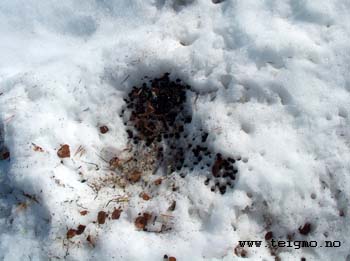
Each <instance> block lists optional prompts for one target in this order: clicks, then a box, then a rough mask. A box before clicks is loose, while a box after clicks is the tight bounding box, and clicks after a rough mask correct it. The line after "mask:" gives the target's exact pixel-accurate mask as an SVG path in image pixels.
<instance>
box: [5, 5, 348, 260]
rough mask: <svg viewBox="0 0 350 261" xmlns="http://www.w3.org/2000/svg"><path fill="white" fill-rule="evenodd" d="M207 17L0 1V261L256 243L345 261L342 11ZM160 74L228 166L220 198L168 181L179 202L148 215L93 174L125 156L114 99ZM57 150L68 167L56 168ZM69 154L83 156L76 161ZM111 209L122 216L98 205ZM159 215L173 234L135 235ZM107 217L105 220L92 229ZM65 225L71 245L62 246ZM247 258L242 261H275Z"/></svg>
mask: <svg viewBox="0 0 350 261" xmlns="http://www.w3.org/2000/svg"><path fill="white" fill-rule="evenodd" d="M214 2H218V1H210V0H191V1H189V0H109V1H107V0H95V1H93V0H86V1H74V0H65V1H41V0H2V1H1V3H0V21H1V23H0V33H1V36H2V37H1V41H0V93H1V96H0V127H1V143H2V144H1V146H2V147H5V146H6V148H8V150H9V151H10V159H9V160H4V161H1V162H0V179H1V185H0V193H1V194H0V195H1V199H0V259H1V260H6V261H9V260H11V261H12V260H59V259H66V260H162V259H163V255H164V254H167V255H169V256H174V257H176V258H177V260H238V259H240V257H237V255H236V254H235V252H234V249H235V248H236V246H237V245H238V240H262V241H264V240H265V239H264V237H265V234H266V233H267V232H268V231H273V234H274V237H275V238H276V239H280V240H287V236H288V235H293V237H294V240H309V241H310V240H315V241H318V242H319V243H320V244H321V242H323V241H324V240H333V241H334V240H337V241H340V242H341V243H342V245H341V247H339V248H302V249H292V248H280V249H279V250H278V251H277V255H278V257H279V258H281V260H300V258H301V257H305V258H306V260H346V261H348V260H350V242H349V232H350V221H349V215H350V210H349V197H350V190H349V188H350V161H349V159H350V128H349V126H350V125H349V124H350V119H349V114H350V107H349V101H350V74H349V70H350V45H349V42H350V16H349V13H350V2H349V1H347V0H328V1H311V0H292V1H290V0H278V1H277V0H264V1H256V0H245V1H238V0H236V1H235V0H226V1H222V2H220V3H214ZM165 72H170V73H171V76H172V77H181V78H182V79H183V80H184V81H186V82H187V83H188V84H190V85H191V86H192V87H193V88H194V89H195V90H197V91H198V92H200V93H201V95H199V96H198V99H196V101H195V100H193V101H192V102H193V104H194V107H193V108H195V111H194V115H195V121H196V122H197V124H198V126H199V125H202V126H205V127H206V128H207V129H208V130H211V133H212V136H211V137H212V138H211V140H210V142H211V145H212V146H213V148H215V149H216V150H218V151H222V152H223V153H226V154H228V155H232V156H235V157H236V156H241V157H242V161H240V162H239V165H238V166H239V178H238V181H237V184H236V186H235V188H234V189H233V190H231V191H228V192H227V193H226V194H225V195H220V194H219V193H212V192H210V190H208V188H207V187H206V186H205V185H204V184H203V182H204V177H203V175H201V171H200V169H194V170H193V172H192V173H190V174H189V175H187V176H186V178H185V179H181V178H180V177H179V175H178V174H177V173H174V174H172V176H171V178H172V179H171V180H172V181H173V182H175V183H176V184H177V185H178V186H179V190H178V191H176V192H172V191H170V190H166V189H164V190H163V191H160V193H159V195H158V196H157V197H154V198H152V199H151V200H149V201H143V200H142V199H141V198H140V197H139V196H138V195H139V193H140V192H141V188H140V187H138V186H137V185H133V188H132V189H129V190H128V192H127V193H126V192H125V191H123V190H122V189H120V188H118V187H115V188H113V186H112V184H110V183H108V182H107V181H106V179H107V180H108V178H109V177H111V176H112V174H111V173H110V170H109V169H108V164H106V162H105V161H104V160H103V158H106V157H107V158H108V157H110V156H112V155H118V153H120V152H121V151H123V149H125V146H126V143H127V135H126V133H125V127H124V125H123V122H122V119H121V118H120V117H119V113H120V110H121V108H122V106H123V104H124V102H123V97H124V96H125V95H126V94H127V92H128V91H129V90H130V88H131V87H132V86H133V85H134V84H140V83H142V81H141V78H142V77H143V76H145V75H147V76H150V77H158V76H160V75H161V74H162V73H165ZM102 125H106V126H108V128H109V132H108V133H106V134H101V133H100V132H99V127H100V126H102ZM196 126H197V125H194V128H196ZM33 144H35V145H37V146H40V147H41V148H42V149H43V150H44V151H43V152H38V151H34V150H33V148H34V145H33ZM61 144H69V146H70V148H71V154H72V155H71V157H70V158H67V159H63V163H61V162H60V161H61V159H59V158H58V157H57V150H58V149H59V147H60V145H61ZM79 146H81V147H83V148H84V149H85V153H84V154H83V155H81V156H80V155H79V154H77V155H74V153H75V152H76V151H77V150H78V148H79ZM91 163H94V164H97V166H98V167H96V165H94V164H91ZM84 180H87V182H84ZM102 180H104V182H102ZM82 181H83V182H82ZM92 181H96V183H98V184H103V186H102V185H101V187H100V188H99V191H98V193H96V190H94V189H93V188H92V187H91V183H89V182H92ZM89 185H90V186H89ZM120 197H127V198H128V202H119V203H117V202H115V201H112V202H111V203H110V204H108V202H109V201H110V200H112V199H116V198H120ZM172 200H176V202H177V206H176V209H175V211H174V212H173V213H171V215H172V218H170V220H169V222H171V224H172V228H173V229H172V231H169V232H166V233H152V232H143V231H137V230H136V229H135V226H134V218H135V216H137V213H139V212H145V211H151V212H153V213H158V214H159V213H163V214H164V213H167V208H168V206H169V203H171V202H172ZM119 206H121V207H122V208H123V212H122V214H121V217H120V219H119V220H109V221H108V222H106V224H104V225H98V224H96V223H93V221H96V217H97V213H98V212H99V211H101V210H104V211H106V212H110V211H112V210H113V208H114V207H119ZM83 210H88V214H87V215H85V216H82V215H81V214H80V211H83ZM306 222H310V223H311V224H312V225H313V229H312V231H311V233H310V234H308V235H306V236H303V235H301V234H300V233H299V232H298V228H299V227H300V226H303V225H304V224H305V223H306ZM79 224H84V225H86V226H87V227H86V230H85V232H84V233H83V235H81V236H77V237H74V238H73V239H72V240H67V239H66V233H67V230H68V229H69V228H75V227H77V226H78V225H79ZM87 235H92V236H93V237H94V238H95V240H96V242H95V246H94V247H93V246H91V244H89V243H88V242H87V241H86V237H87ZM246 250H247V260H275V258H276V257H275V256H273V255H271V253H270V251H269V249H268V248H265V247H262V248H249V249H246Z"/></svg>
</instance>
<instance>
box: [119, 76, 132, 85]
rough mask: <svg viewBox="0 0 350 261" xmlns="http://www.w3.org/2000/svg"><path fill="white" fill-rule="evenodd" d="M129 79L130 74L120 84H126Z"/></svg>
mask: <svg viewBox="0 0 350 261" xmlns="http://www.w3.org/2000/svg"><path fill="white" fill-rule="evenodd" d="M129 77H130V74H128V76H126V78H125V79H124V80H123V81H122V82H121V83H120V84H123V83H124V82H126V80H127V79H129Z"/></svg>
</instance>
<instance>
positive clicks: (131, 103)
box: [120, 73, 238, 194]
mask: <svg viewBox="0 0 350 261" xmlns="http://www.w3.org/2000/svg"><path fill="white" fill-rule="evenodd" d="M145 78H147V77H145ZM191 92H192V91H191V87H190V86H189V85H187V84H185V83H183V82H182V80H180V79H176V80H171V79H170V75H169V73H165V74H164V75H163V76H162V77H160V78H155V79H152V80H149V81H148V82H145V83H143V84H142V85H141V86H139V87H137V86H134V87H133V88H132V90H131V91H130V92H129V93H128V96H127V98H125V99H124V101H125V103H126V106H125V107H124V108H123V110H122V112H121V115H120V116H121V117H123V119H124V124H125V125H126V126H127V135H128V138H129V143H130V144H131V145H132V146H133V151H134V152H135V155H139V154H140V153H139V151H145V150H146V151H147V150H152V151H156V154H155V155H156V156H155V157H156V159H155V161H156V164H155V165H156V166H157V168H156V169H155V170H157V169H159V168H163V172H164V173H166V174H170V173H173V172H178V173H179V174H180V176H181V177H185V176H186V175H187V173H188V172H190V171H192V170H193V169H194V168H195V167H198V168H200V169H201V170H204V171H203V172H205V171H206V172H209V173H211V174H210V175H208V176H207V178H206V180H205V182H204V184H205V185H207V186H210V187H211V191H219V192H220V193H221V194H225V193H226V191H227V188H233V187H234V184H235V181H236V176H237V173H238V169H237V167H236V166H235V163H236V160H238V159H234V158H232V157H225V156H224V155H222V154H221V153H216V152H214V151H213V150H212V149H211V148H210V146H209V142H208V139H209V137H210V135H211V134H210V132H208V131H206V130H204V129H203V128H193V126H192V124H194V123H193V115H192V105H191V103H190V102H189V101H188V96H189V94H190V93H191ZM134 161H136V165H137V161H142V159H140V158H139V157H137V156H135V157H134ZM138 180H139V179H135V180H134V182H137V181H138Z"/></svg>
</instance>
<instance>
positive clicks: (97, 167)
mask: <svg viewBox="0 0 350 261" xmlns="http://www.w3.org/2000/svg"><path fill="white" fill-rule="evenodd" d="M82 162H84V163H86V164H90V165H94V166H95V167H96V170H99V169H100V167H99V166H98V165H97V164H96V163H92V162H87V161H83V160H82Z"/></svg>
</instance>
